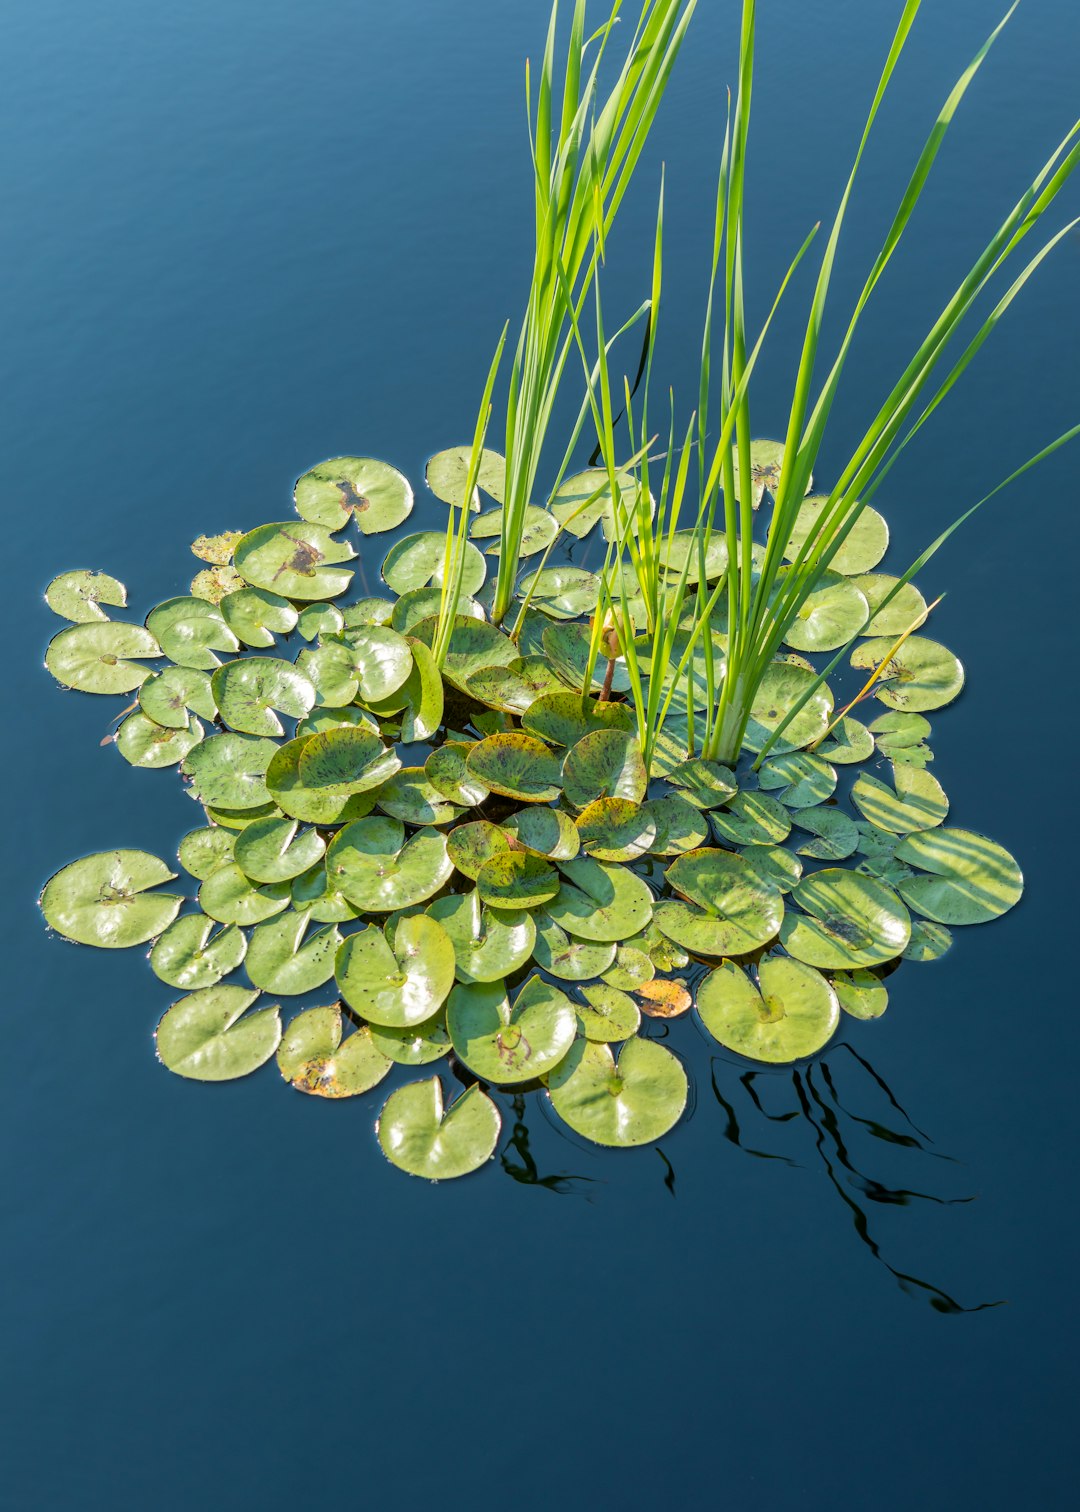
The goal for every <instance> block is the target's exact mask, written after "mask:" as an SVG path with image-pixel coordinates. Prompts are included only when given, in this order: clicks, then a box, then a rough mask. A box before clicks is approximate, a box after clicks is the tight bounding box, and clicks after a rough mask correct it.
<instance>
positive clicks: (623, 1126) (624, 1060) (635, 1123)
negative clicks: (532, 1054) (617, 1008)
mask: <svg viewBox="0 0 1080 1512" xmlns="http://www.w3.org/2000/svg"><path fill="white" fill-rule="evenodd" d="M688 1095H689V1084H688V1082H687V1079H686V1072H685V1071H684V1070H683V1068H682V1065H681V1063H680V1062H679V1061H678V1060H676V1058H675V1056H674V1055H672V1054H671V1052H670V1050H665V1049H664V1047H663V1046H662V1045H658V1044H656V1043H655V1041H653V1040H646V1039H637V1038H635V1039H631V1040H628V1041H627V1043H626V1044H625V1045H624V1046H623V1048H622V1051H621V1053H620V1055H619V1059H618V1061H616V1060H615V1057H614V1056H613V1054H612V1052H611V1049H610V1047H609V1046H608V1045H605V1044H596V1043H593V1042H592V1041H590V1040H585V1039H579V1040H577V1041H576V1042H575V1043H574V1046H573V1048H572V1049H571V1051H570V1053H569V1054H568V1055H567V1057H566V1059H565V1060H564V1061H563V1063H562V1065H561V1066H559V1067H558V1068H557V1069H556V1070H555V1071H553V1072H552V1074H551V1075H550V1076H549V1077H548V1096H549V1097H550V1098H551V1105H552V1107H553V1108H554V1109H555V1112H556V1113H557V1114H558V1115H559V1117H560V1118H561V1119H562V1120H563V1122H564V1123H566V1124H569V1126H570V1128H572V1129H573V1130H574V1131H575V1133H578V1134H581V1135H583V1136H584V1138H586V1139H591V1140H592V1142H593V1143H594V1144H599V1145H614V1146H618V1147H620V1148H629V1147H632V1146H634V1145H642V1144H649V1143H651V1142H652V1141H653V1140H655V1139H661V1138H663V1136H664V1135H665V1134H667V1133H668V1132H669V1130H671V1129H673V1128H674V1126H675V1125H676V1124H677V1123H678V1121H679V1119H680V1118H681V1117H682V1115H683V1111H684V1109H685V1108H686V1100H687V1097H688Z"/></svg>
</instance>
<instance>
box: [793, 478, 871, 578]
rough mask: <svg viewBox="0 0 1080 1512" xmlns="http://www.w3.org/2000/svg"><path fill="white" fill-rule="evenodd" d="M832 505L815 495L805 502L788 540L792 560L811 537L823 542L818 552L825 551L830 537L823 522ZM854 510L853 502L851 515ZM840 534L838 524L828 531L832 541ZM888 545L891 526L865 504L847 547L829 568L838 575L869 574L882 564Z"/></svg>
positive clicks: (835, 557)
mask: <svg viewBox="0 0 1080 1512" xmlns="http://www.w3.org/2000/svg"><path fill="white" fill-rule="evenodd" d="M828 502H829V501H828V499H827V498H826V497H825V495H823V494H815V495H813V496H812V497H811V498H808V499H804V500H803V502H802V504H801V505H800V506H799V513H798V514H797V515H796V517H795V522H794V525H793V526H792V530H791V535H790V536H789V538H788V546H787V550H786V551H785V552H784V556H785V558H786V559H787V560H788V561H793V560H794V558H795V556H796V555H797V553H798V551H799V548H800V547H801V546H802V545H803V544H804V543H805V541H806V540H807V538H808V537H809V536H810V535H811V534H813V536H814V538H815V540H816V541H818V542H820V543H821V544H820V545H819V546H818V548H817V549H818V550H819V551H820V550H823V549H824V548H825V540H826V537H825V536H824V535H822V534H821V524H820V521H821V519H822V516H823V515H824V514H825V512H826V506H827V505H828ZM850 510H851V504H850V503H849V504H848V506H847V512H848V514H849V515H850ZM832 518H833V520H836V519H837V515H836V514H835V513H834V514H833V515H832ZM836 533H837V532H836V527H835V525H834V526H833V527H831V528H830V530H829V532H828V538H829V539H831V538H832V536H834V535H835V534H836ZM888 545H889V527H888V525H886V523H885V521H884V520H883V519H882V517H881V515H879V514H878V512H877V510H876V509H871V508H870V507H869V505H864V506H863V509H862V512H861V513H860V514H859V515H858V516H857V517H856V519H855V523H854V525H853V526H852V527H851V529H850V530H849V531H848V533H847V536H846V537H845V539H844V544H843V545H842V546H841V547H840V548H839V550H838V551H837V552H836V554H835V556H834V557H833V558H832V561H831V562H830V563H829V566H830V567H831V568H832V569H833V571H834V572H842V573H844V574H845V575H846V576H855V575H856V574H860V573H864V572H869V571H870V569H871V568H872V567H876V566H877V564H878V563H879V562H880V561H881V558H882V557H883V556H884V555H885V552H886V549H887V548H888Z"/></svg>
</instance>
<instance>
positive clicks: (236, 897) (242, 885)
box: [199, 861, 290, 925]
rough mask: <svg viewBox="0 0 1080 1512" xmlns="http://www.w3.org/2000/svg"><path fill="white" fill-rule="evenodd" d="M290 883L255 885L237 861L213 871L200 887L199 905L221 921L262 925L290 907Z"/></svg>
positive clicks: (220, 922) (204, 911)
mask: <svg viewBox="0 0 1080 1512" xmlns="http://www.w3.org/2000/svg"><path fill="white" fill-rule="evenodd" d="M289 901H290V892H289V886H288V884H287V883H285V882H272V883H270V884H269V885H268V886H266V887H255V886H254V885H253V884H252V883H251V881H250V880H249V879H248V878H247V877H246V876H245V874H244V872H243V870H242V868H241V867H240V866H239V864H238V863H237V862H235V861H227V862H226V863H225V864H224V865H223V866H219V867H218V868H217V870H216V871H212V872H211V873H210V875H209V876H208V877H207V879H206V881H205V882H204V883H203V884H202V886H201V887H200V888H199V907H200V908H201V909H202V911H203V913H205V914H209V916H210V918H212V919H217V921H218V923H219V924H245V925H246V924H262V923H263V922H264V920H266V919H272V918H273V917H274V915H275V914H279V913H283V912H284V910H285V909H286V908H288V906H289Z"/></svg>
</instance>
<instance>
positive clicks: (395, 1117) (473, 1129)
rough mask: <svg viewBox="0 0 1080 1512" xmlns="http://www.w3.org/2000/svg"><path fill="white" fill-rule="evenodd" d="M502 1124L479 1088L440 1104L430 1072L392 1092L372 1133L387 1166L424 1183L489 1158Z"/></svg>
mask: <svg viewBox="0 0 1080 1512" xmlns="http://www.w3.org/2000/svg"><path fill="white" fill-rule="evenodd" d="M501 1128H502V1120H501V1118H500V1117H499V1110H498V1108H496V1106H495V1104H494V1103H493V1102H492V1101H491V1098H490V1097H488V1096H487V1095H486V1094H485V1093H483V1092H481V1090H480V1088H479V1087H478V1086H473V1087H470V1088H469V1089H468V1090H467V1091H466V1092H463V1093H462V1094H461V1096H460V1097H459V1098H458V1099H457V1101H456V1102H454V1103H451V1104H450V1106H449V1108H444V1105H443V1092H442V1083H441V1082H440V1080H439V1078H438V1077H437V1076H433V1077H432V1078H431V1080H430V1081H425V1082H410V1084H409V1085H408V1086H407V1087H399V1088H398V1090H397V1091H396V1092H392V1093H391V1094H390V1096H389V1097H388V1098H387V1099H386V1103H385V1105H384V1107H383V1110H382V1112H381V1113H380V1114H379V1121H378V1123H377V1125H376V1133H377V1135H378V1138H379V1144H380V1146H381V1147H382V1152H383V1154H384V1155H385V1156H386V1158H387V1160H389V1161H390V1163H391V1165H395V1166H397V1167H398V1169H399V1170H401V1171H407V1172H408V1173H409V1175H410V1176H422V1177H424V1178H425V1179H426V1180H427V1181H447V1180H450V1179H451V1178H452V1177H455V1176H467V1175H468V1174H469V1172H470V1171H476V1170H479V1168H480V1167H481V1166H482V1165H484V1164H485V1163H486V1162H487V1161H489V1160H490V1159H491V1157H492V1155H494V1153H495V1146H496V1145H497V1144H498V1142H499V1131H500V1129H501Z"/></svg>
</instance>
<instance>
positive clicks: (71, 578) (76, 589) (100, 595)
mask: <svg viewBox="0 0 1080 1512" xmlns="http://www.w3.org/2000/svg"><path fill="white" fill-rule="evenodd" d="M45 602H46V603H47V604H48V606H49V608H50V609H51V610H52V612H53V613H54V614H58V615H59V616H60V618H61V619H66V620H72V621H73V622H74V623H75V624H79V625H81V624H90V623H92V622H93V621H95V620H107V619H108V618H109V616H108V615H107V614H106V613H105V611H104V609H103V608H102V607H101V606H102V604H108V605H109V607H110V608H116V609H123V608H124V607H125V606H126V605H127V589H126V588H125V587H124V585H123V583H121V582H119V581H118V580H117V579H116V578H114V577H110V576H109V574H108V573H107V572H89V571H86V570H85V569H82V570H79V571H77V572H62V573H61V574H60V575H59V577H54V578H53V580H52V582H51V583H50V584H49V586H48V587H47V588H46V590H45Z"/></svg>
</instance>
